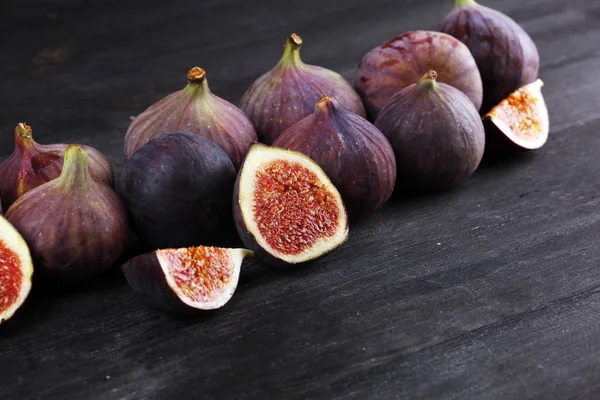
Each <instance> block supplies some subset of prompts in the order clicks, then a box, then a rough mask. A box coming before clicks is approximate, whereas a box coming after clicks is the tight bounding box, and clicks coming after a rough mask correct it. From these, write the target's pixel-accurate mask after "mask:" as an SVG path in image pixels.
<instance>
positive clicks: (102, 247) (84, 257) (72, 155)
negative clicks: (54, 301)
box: [6, 146, 128, 282]
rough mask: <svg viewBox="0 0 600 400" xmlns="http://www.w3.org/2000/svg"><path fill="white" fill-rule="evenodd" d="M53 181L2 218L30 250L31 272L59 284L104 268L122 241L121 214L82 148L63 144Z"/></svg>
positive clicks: (117, 202) (121, 208)
mask: <svg viewBox="0 0 600 400" xmlns="http://www.w3.org/2000/svg"><path fill="white" fill-rule="evenodd" d="M64 165H65V167H64V168H63V171H62V173H61V175H60V177H58V178H57V179H54V180H52V181H50V182H48V183H45V184H43V185H41V186H38V187H37V188H35V189H33V190H31V191H29V192H27V193H26V194H25V195H23V196H22V197H20V198H19V199H18V200H17V201H16V202H15V203H14V204H13V205H12V206H11V207H10V208H9V209H8V211H7V213H6V218H7V219H8V221H9V222H10V223H12V224H13V225H14V227H15V228H16V229H17V230H18V231H19V232H20V233H21V234H22V235H23V238H24V239H25V241H26V242H27V244H28V245H29V248H30V249H31V254H32V257H33V259H34V264H35V268H36V272H40V273H42V274H43V275H47V276H49V277H51V278H55V279H57V280H61V281H64V282H71V281H81V280H84V279H89V278H90V277H93V276H95V275H97V274H99V273H101V272H103V271H105V270H107V269H108V268H110V267H111V266H112V265H113V263H114V262H115V261H116V260H117V259H118V258H119V257H120V256H121V255H122V254H123V251H124V250H125V247H126V245H127V232H128V224H127V214H126V211H125V207H124V206H123V204H122V203H121V201H120V200H119V197H118V196H117V194H116V193H115V192H114V190H113V189H112V188H111V187H110V186H108V185H106V184H105V183H104V182H102V181H99V180H96V179H93V178H92V177H91V175H90V173H89V169H88V158H87V153H86V151H85V149H84V148H83V147H82V146H69V147H67V150H66V152H65V160H64Z"/></svg>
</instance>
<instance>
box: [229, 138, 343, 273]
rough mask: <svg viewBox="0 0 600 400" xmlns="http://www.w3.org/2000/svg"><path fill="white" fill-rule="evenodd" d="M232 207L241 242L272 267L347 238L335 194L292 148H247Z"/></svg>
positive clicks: (317, 170) (317, 253) (318, 254)
mask: <svg viewBox="0 0 600 400" xmlns="http://www.w3.org/2000/svg"><path fill="white" fill-rule="evenodd" d="M233 208H234V217H235V222H236V226H237V229H238V233H239V234H240V237H241V239H242V242H244V245H245V246H246V247H248V248H250V249H251V250H254V251H255V252H256V254H257V255H258V257H259V258H260V259H262V260H263V261H264V262H265V263H267V264H271V265H273V266H280V267H284V266H289V265H291V264H299V263H303V262H307V261H311V260H315V259H317V258H319V257H322V256H324V255H326V254H328V253H329V252H331V251H333V250H335V249H336V248H337V247H338V246H340V245H341V244H342V243H343V242H344V241H346V239H347V237H348V218H347V215H346V210H345V209H344V204H343V202H342V197H341V196H340V193H339V192H338V190H337V189H336V188H335V186H334V185H333V183H331V181H330V180H329V178H328V177H327V175H326V174H325V172H323V170H322V169H321V167H319V166H318V165H317V164H316V163H315V162H314V161H313V160H311V159H310V158H308V157H307V156H305V155H304V154H301V153H298V152H295V151H291V150H284V149H280V148H275V147H269V146H265V145H263V144H259V143H255V144H253V145H252V146H250V151H249V152H248V156H247V157H246V160H245V161H244V163H243V164H242V168H241V169H240V172H239V173H238V177H237V182H236V185H235V192H234V201H233Z"/></svg>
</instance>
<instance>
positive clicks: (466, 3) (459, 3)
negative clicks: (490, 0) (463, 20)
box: [454, 0, 477, 8]
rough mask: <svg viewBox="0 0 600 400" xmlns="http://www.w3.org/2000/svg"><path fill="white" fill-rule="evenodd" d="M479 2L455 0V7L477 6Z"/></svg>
mask: <svg viewBox="0 0 600 400" xmlns="http://www.w3.org/2000/svg"><path fill="white" fill-rule="evenodd" d="M476 5H477V3H476V2H475V0H454V7H455V8H459V7H468V6H476Z"/></svg>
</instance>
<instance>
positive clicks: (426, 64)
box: [354, 31, 483, 119]
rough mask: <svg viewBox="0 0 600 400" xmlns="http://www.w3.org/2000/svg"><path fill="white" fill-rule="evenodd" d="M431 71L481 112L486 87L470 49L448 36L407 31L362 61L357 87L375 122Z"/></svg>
mask: <svg viewBox="0 0 600 400" xmlns="http://www.w3.org/2000/svg"><path fill="white" fill-rule="evenodd" d="M429 70H435V71H436V72H438V78H437V80H438V82H444V83H446V84H448V85H450V86H454V87H455V88H457V89H458V90H460V91H462V92H463V93H465V94H466V95H467V96H468V97H469V99H471V101H472V102H473V104H474V105H475V108H476V109H478V110H479V108H480V107H481V101H482V98H483V88H482V83H481V75H480V74H479V70H478V69H477V64H476V63H475V60H474V59H473V56H472V55H471V52H470V51H469V49H468V48H467V46H465V45H464V44H463V43H462V42H460V41H459V40H457V39H456V38H454V37H452V36H450V35H447V34H445V33H440V32H432V31H412V32H406V33H403V34H401V35H399V36H396V37H395V38H393V39H391V40H388V41H387V42H385V43H383V44H382V45H380V46H377V47H375V48H374V49H373V50H371V51H369V52H368V53H367V54H366V55H365V56H364V57H363V59H362V60H361V62H360V64H359V66H358V75H357V78H356V81H355V84H354V85H355V87H356V90H357V91H358V93H359V94H360V95H361V97H362V98H363V101H364V103H365V105H366V106H367V111H368V113H369V116H370V117H371V118H372V119H375V118H376V117H377V114H378V113H379V112H380V111H381V109H382V108H383V106H385V104H386V103H387V102H388V100H389V99H390V98H391V97H392V96H393V95H394V94H396V93H397V92H399V91H400V90H402V89H404V88H405V87H407V86H409V85H412V84H413V83H415V82H417V81H418V80H419V79H420V78H421V77H422V76H423V74H425V73H426V72H427V71H429Z"/></svg>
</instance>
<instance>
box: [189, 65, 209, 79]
mask: <svg viewBox="0 0 600 400" xmlns="http://www.w3.org/2000/svg"><path fill="white" fill-rule="evenodd" d="M187 78H188V81H189V82H190V83H202V82H203V81H204V79H206V72H205V71H204V70H203V69H202V68H200V67H194V68H192V69H190V70H189V72H188V74H187Z"/></svg>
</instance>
